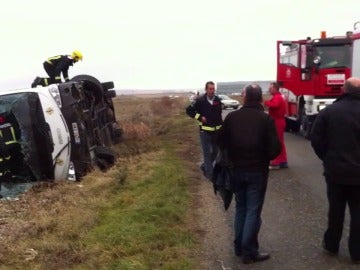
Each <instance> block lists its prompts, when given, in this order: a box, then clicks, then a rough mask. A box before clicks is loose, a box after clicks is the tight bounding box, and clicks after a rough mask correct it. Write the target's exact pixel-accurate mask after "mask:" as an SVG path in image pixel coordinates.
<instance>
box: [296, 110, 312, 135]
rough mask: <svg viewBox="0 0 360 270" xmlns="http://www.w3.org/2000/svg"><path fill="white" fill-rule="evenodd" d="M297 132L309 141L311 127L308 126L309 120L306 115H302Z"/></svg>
mask: <svg viewBox="0 0 360 270" xmlns="http://www.w3.org/2000/svg"><path fill="white" fill-rule="evenodd" d="M299 132H300V134H301V135H302V136H303V137H304V138H306V139H310V132H311V126H310V124H309V118H308V116H307V115H303V116H302V117H301V122H300V130H299Z"/></svg>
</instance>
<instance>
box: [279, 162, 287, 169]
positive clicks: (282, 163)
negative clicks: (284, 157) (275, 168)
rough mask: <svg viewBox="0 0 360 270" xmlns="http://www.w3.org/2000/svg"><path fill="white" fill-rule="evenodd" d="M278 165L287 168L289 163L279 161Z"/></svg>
mask: <svg viewBox="0 0 360 270" xmlns="http://www.w3.org/2000/svg"><path fill="white" fill-rule="evenodd" d="M279 166H280V169H286V168H289V165H288V163H287V162H281V163H280V164H279Z"/></svg>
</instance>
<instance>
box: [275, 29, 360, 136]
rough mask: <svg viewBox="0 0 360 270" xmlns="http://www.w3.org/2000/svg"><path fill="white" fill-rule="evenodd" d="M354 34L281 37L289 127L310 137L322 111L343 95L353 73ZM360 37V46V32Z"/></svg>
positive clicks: (281, 68) (279, 67)
mask: <svg viewBox="0 0 360 270" xmlns="http://www.w3.org/2000/svg"><path fill="white" fill-rule="evenodd" d="M351 34H352V32H347V33H346V35H345V36H337V37H326V32H321V38H317V39H311V38H307V39H303V40H296V41H277V82H278V83H279V85H280V90H281V92H282V94H283V96H284V98H285V100H286V102H287V116H286V123H287V130H288V131H290V130H292V131H295V132H298V131H299V132H300V133H301V134H302V135H303V136H304V137H306V138H309V137H310V131H311V127H312V123H313V122H314V120H315V117H316V115H317V114H318V112H319V111H320V110H322V109H323V108H325V107H326V106H327V105H329V104H331V103H333V102H334V100H335V99H336V98H337V97H338V96H339V95H341V93H342V85H343V84H344V82H345V80H346V79H347V78H348V77H349V76H350V67H351V61H350V60H351V47H352V40H351ZM358 39H359V44H358V45H357V46H358V47H359V49H360V32H359V34H358ZM359 54H360V52H359ZM358 61H359V59H358ZM359 64H360V63H358V65H357V66H358V69H359V70H358V71H359V72H358V73H359V75H360V68H359Z"/></svg>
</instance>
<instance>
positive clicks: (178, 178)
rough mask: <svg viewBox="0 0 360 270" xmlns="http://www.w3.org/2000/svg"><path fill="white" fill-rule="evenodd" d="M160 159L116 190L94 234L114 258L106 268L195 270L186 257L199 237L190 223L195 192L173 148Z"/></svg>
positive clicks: (105, 252) (94, 241)
mask: <svg viewBox="0 0 360 270" xmlns="http://www.w3.org/2000/svg"><path fill="white" fill-rule="evenodd" d="M157 159H158V160H155V164H154V166H153V167H152V168H151V169H150V170H149V171H148V172H147V173H146V172H145V174H144V175H136V174H135V175H134V177H135V178H137V179H135V178H134V179H131V181H130V180H129V184H127V185H126V186H125V188H124V189H121V190H119V191H118V192H117V193H115V194H113V198H111V200H112V204H111V205H110V206H109V207H106V208H104V209H102V211H101V214H100V222H99V224H98V225H97V226H96V227H95V228H94V229H93V230H92V231H91V232H90V233H89V235H88V239H89V243H91V244H94V245H97V246H98V247H99V246H101V250H102V251H103V256H106V257H110V258H113V259H112V260H111V262H110V263H108V264H106V265H105V266H103V267H104V268H105V269H124V270H125V269H191V268H190V266H191V264H190V262H189V259H187V258H186V257H185V258H184V255H185V254H186V250H187V249H189V248H191V246H192V245H193V242H194V240H193V239H192V235H191V233H189V232H188V231H187V230H186V225H185V224H184V222H185V220H184V216H185V215H186V211H187V209H188V196H189V195H188V192H187V181H186V177H185V174H184V169H183V167H182V164H181V162H179V161H178V159H177V158H176V156H175V154H174V153H173V151H172V149H171V148H170V149H167V150H166V151H164V152H161V153H160V154H159V155H158V156H157ZM145 162H146V161H145ZM140 165H141V164H140ZM125 194H126V196H125V198H124V195H125ZM91 244H90V245H91ZM186 265H187V266H188V267H185V266H186ZM184 267H185V268H184Z"/></svg>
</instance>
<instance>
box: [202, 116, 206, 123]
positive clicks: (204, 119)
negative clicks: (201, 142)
mask: <svg viewBox="0 0 360 270" xmlns="http://www.w3.org/2000/svg"><path fill="white" fill-rule="evenodd" d="M201 122H202V123H203V124H205V123H206V117H205V116H202V117H201Z"/></svg>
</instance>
